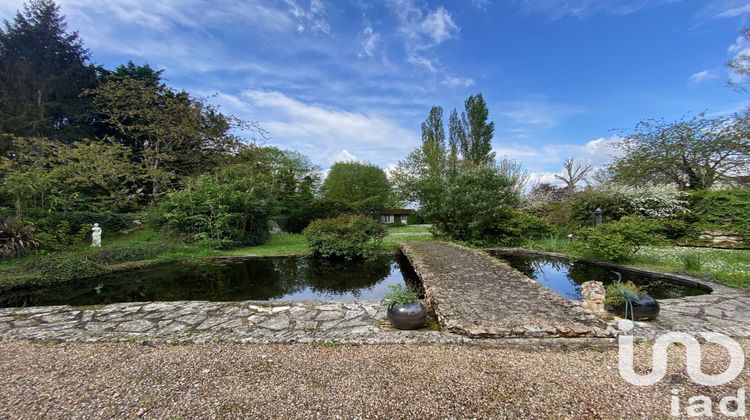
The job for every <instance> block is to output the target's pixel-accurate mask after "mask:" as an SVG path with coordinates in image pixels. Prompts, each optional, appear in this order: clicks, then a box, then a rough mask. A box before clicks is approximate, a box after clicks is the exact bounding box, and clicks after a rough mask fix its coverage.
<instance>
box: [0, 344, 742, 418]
mask: <svg viewBox="0 0 750 420" xmlns="http://www.w3.org/2000/svg"><path fill="white" fill-rule="evenodd" d="M742 345H743V347H744V349H745V351H746V352H748V351H750V341H744V342H742ZM647 350H648V354H650V347H643V346H642V347H641V348H639V349H638V351H639V355H646V354H647V353H646V351H647ZM704 350H710V351H705V352H704V353H708V356H707V357H704V363H703V365H704V369H705V370H706V371H707V372H708V371H713V372H716V371H720V370H723V367H724V366H725V364H726V360H725V359H726V356H725V355H724V353H723V352H722V351H719V350H718V349H716V348H708V347H704ZM673 352H674V353H673V354H672V356H673V359H674V360H673V361H674V362H675V363H670V372H669V373H668V375H667V376H666V377H665V378H664V380H663V381H662V382H660V383H659V384H657V385H655V386H652V387H643V388H641V387H635V386H632V385H629V384H626V383H625V382H623V381H622V380H621V379H620V378H619V375H618V373H617V349H616V348H605V349H584V350H570V349H564V348H556V349H551V348H547V349H528V348H518V347H504V348H484V347H478V346H460V345H445V346H441V345H422V346H419V345H369V346H316V345H302V344H295V345H238V344H190V345H179V346H169V345H157V346H150V345H141V344H136V343H60V344H57V343H51V342H31V341H14V340H6V341H0V354H2V357H1V358H0V371H1V372H3V376H4V377H3V378H2V381H0V418H41V417H45V418H61V417H65V418H102V417H120V418H122V417H126V418H134V417H135V416H142V417H143V418H240V417H243V418H247V417H264V418H266V417H275V418H290V417H305V418H331V417H363V418H375V417H392V418H393V417H396V418H406V417H408V418H434V417H445V416H450V417H511V418H529V417H543V418H548V417H552V416H562V417H573V418H580V417H589V418H613V417H628V418H633V417H641V418H654V417H659V418H664V417H667V416H668V415H669V402H670V398H671V393H670V390H672V389H677V390H679V392H680V394H679V395H680V396H681V397H682V401H683V406H687V398H688V397H689V396H692V395H696V394H703V395H708V396H712V397H713V400H714V405H715V407H716V406H718V399H719V398H720V397H722V396H725V395H729V394H733V393H734V394H735V395H736V392H737V389H738V388H739V387H741V386H744V385H745V384H748V383H750V381H749V379H750V375H748V373H747V370H746V371H745V372H743V374H742V375H741V376H740V377H739V378H738V379H736V380H735V381H733V382H732V383H730V384H728V385H726V386H723V387H719V388H706V387H700V386H696V385H692V384H691V382H690V381H689V378H688V377H687V376H686V374H685V372H684V367H683V366H684V357H683V356H682V354H681V351H680V350H676V349H674V348H673ZM646 358H647V359H648V357H646ZM636 360H638V358H637V359H636ZM683 410H684V408H683ZM683 412H684V411H683Z"/></svg>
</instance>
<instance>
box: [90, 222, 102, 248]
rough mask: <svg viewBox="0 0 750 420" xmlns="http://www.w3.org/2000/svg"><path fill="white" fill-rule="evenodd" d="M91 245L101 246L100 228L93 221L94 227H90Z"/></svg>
mask: <svg viewBox="0 0 750 420" xmlns="http://www.w3.org/2000/svg"><path fill="white" fill-rule="evenodd" d="M91 246H102V228H100V227H99V223H94V227H93V228H91Z"/></svg>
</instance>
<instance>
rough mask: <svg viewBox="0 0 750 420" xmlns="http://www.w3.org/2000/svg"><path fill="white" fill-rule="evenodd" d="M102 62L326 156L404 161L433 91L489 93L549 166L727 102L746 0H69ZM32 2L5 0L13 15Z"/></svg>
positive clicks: (65, 5)
mask: <svg viewBox="0 0 750 420" xmlns="http://www.w3.org/2000/svg"><path fill="white" fill-rule="evenodd" d="M58 3H59V4H60V5H61V6H62V10H63V13H64V14H65V15H66V16H67V19H68V22H69V26H70V28H71V29H75V30H78V31H79V32H80V34H81V36H82V38H83V39H84V42H85V44H86V45H87V46H88V47H89V48H90V49H91V50H92V53H93V59H94V60H95V61H96V62H97V63H99V64H101V65H104V66H106V67H110V68H111V67H115V66H117V65H119V64H122V63H125V62H127V61H128V60H133V61H134V62H136V63H139V64H140V63H149V64H150V65H152V66H153V67H156V68H159V69H164V70H165V72H164V75H165V77H166V79H167V80H168V83H169V84H170V85H172V86H174V87H177V88H180V89H186V90H188V91H190V92H192V93H194V94H196V95H200V96H203V97H206V98H209V100H210V101H212V102H214V103H216V104H218V105H220V106H221V108H222V110H223V111H225V112H227V113H232V114H235V115H238V116H241V117H243V118H246V119H249V120H254V121H258V122H260V123H261V125H262V126H263V127H264V128H265V129H266V130H268V132H269V133H270V138H269V139H268V143H269V144H272V145H277V146H280V147H284V148H290V149H295V150H298V151H300V152H302V153H304V154H307V155H308V156H310V157H311V158H312V159H313V161H314V162H316V163H317V164H319V165H321V166H322V167H323V168H326V167H328V166H329V165H330V164H331V163H333V162H335V161H337V160H346V159H358V160H363V161H369V162H373V163H375V164H378V165H381V166H383V167H388V166H389V165H393V164H395V163H396V162H397V161H398V160H399V159H401V158H403V157H404V156H405V155H406V154H407V153H408V152H409V151H410V150H412V149H413V148H414V147H415V146H416V145H417V144H418V143H419V137H420V135H419V124H420V122H421V121H422V120H423V119H424V118H425V117H426V116H427V113H428V111H429V108H430V106H432V105H441V106H443V107H444V108H445V109H446V114H447V112H448V111H449V110H450V109H452V108H459V109H460V108H461V107H462V105H463V99H464V98H466V97H467V96H468V95H470V94H473V93H476V92H482V93H483V94H484V96H485V99H486V100H487V101H488V103H489V106H490V117H491V119H492V120H493V121H495V124H496V131H495V139H494V146H495V149H496V151H497V153H498V156H508V157H511V158H515V159H518V160H520V161H521V162H522V163H523V164H524V166H525V167H526V168H527V169H528V170H529V171H531V172H533V173H535V174H538V175H539V176H543V177H544V179H549V178H551V174H552V173H554V172H556V171H558V170H559V167H560V164H561V162H562V161H563V160H564V159H565V158H566V157H574V158H576V159H579V160H581V161H588V162H590V163H592V164H594V165H600V164H602V163H604V162H606V161H607V159H608V158H609V156H610V155H611V153H612V150H611V143H612V141H613V139H616V136H617V133H618V132H620V131H618V130H622V129H629V128H632V127H633V126H634V125H635V124H636V123H637V122H638V121H639V120H641V119H644V118H650V117H663V118H667V119H674V118H679V117H681V116H683V115H686V114H690V113H693V114H694V113H698V112H701V111H707V112H709V113H712V114H721V113H729V112H732V111H734V110H739V109H741V108H742V107H743V106H745V105H747V104H750V96H748V95H747V94H740V93H737V92H735V91H733V90H732V89H730V88H727V87H725V83H726V81H727V80H728V79H729V78H730V77H732V75H730V74H728V72H727V70H726V69H725V67H724V63H725V62H726V61H727V60H728V59H729V58H731V57H732V56H733V55H736V54H738V53H741V52H742V51H743V50H745V49H746V48H749V49H750V47H748V46H746V45H745V44H744V43H743V42H742V40H741V39H739V38H738V35H739V31H740V30H741V29H742V27H743V26H745V24H747V23H748V22H747V19H748V17H750V1H747V0H744V1H734V0H717V1H703V0H694V1H688V0H685V1H680V0H578V1H576V0H505V1H501V0H462V1H420V0H380V1H377V0H374V1H366V0H275V1H272V0H156V1H155V0H109V1H106V2H105V1H100V0H58ZM21 5H22V0H2V1H0V18H10V17H11V16H12V15H13V14H14V13H15V11H16V9H18V8H19V7H21Z"/></svg>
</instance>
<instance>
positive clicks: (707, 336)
mask: <svg viewBox="0 0 750 420" xmlns="http://www.w3.org/2000/svg"><path fill="white" fill-rule="evenodd" d="M619 327H620V331H622V332H623V333H627V332H629V331H631V330H632V329H633V322H632V321H630V320H622V321H620V324H619ZM698 334H699V335H700V336H701V337H703V339H704V340H706V342H709V343H714V344H718V345H720V346H722V347H724V349H726V351H727V352H728V353H729V367H727V369H726V370H725V371H724V372H722V373H719V374H715V375H710V374H705V373H703V369H702V367H701V360H702V354H701V345H700V343H699V342H698V340H697V339H696V338H695V336H693V335H691V334H687V333H680V332H669V333H666V334H662V335H660V336H659V337H658V338H657V339H656V341H654V345H653V349H652V362H651V363H652V364H651V372H650V373H647V374H639V373H636V372H635V369H634V368H633V350H634V345H633V341H634V340H633V336H632V335H629V334H628V335H626V334H621V335H620V337H619V361H618V368H619V370H620V376H621V377H622V378H623V379H624V380H626V381H628V382H630V383H631V384H633V385H638V386H647V385H653V384H655V383H657V382H659V381H660V380H662V379H663V378H664V375H666V373H667V350H668V348H669V346H670V345H671V344H673V343H679V344H682V345H683V346H684V348H685V355H686V359H687V361H686V368H687V373H688V376H689V377H690V379H691V380H692V381H693V382H695V383H697V384H700V385H705V386H719V385H724V384H726V383H729V382H731V381H733V380H734V379H735V378H737V376H739V375H740V373H742V369H743V368H744V367H745V354H744V352H743V351H742V347H740V345H739V343H737V342H736V341H734V340H733V339H732V338H730V337H728V336H726V335H724V334H720V333H711V332H701V333H698ZM688 404H689V406H688V407H687V408H686V410H685V414H687V415H688V416H691V417H692V416H712V415H713V403H712V401H711V398H710V397H707V396H704V395H696V396H692V397H690V398H689V399H688ZM730 404H733V405H734V408H730V406H729V405H730ZM719 411H720V412H721V413H722V414H724V415H726V416H729V417H738V416H744V415H745V390H744V389H743V388H740V389H739V390H738V391H737V395H736V396H734V395H730V396H726V397H724V398H722V399H721V401H719ZM670 413H671V415H673V416H681V415H683V413H682V411H681V410H680V400H679V396H678V392H677V390H672V397H671V407H670Z"/></svg>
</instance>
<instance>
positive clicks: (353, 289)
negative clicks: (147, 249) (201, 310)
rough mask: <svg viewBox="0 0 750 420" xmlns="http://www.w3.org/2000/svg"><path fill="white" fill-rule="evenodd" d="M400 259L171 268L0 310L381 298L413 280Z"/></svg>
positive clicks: (41, 291)
mask: <svg viewBox="0 0 750 420" xmlns="http://www.w3.org/2000/svg"><path fill="white" fill-rule="evenodd" d="M399 260H400V259H399V258H397V257H393V256H379V257H376V258H375V259H373V260H371V261H330V260H321V259H314V258H306V257H268V258H246V259H234V260H228V261H223V262H220V263H174V264H166V265H160V266H156V267H151V268H146V269H139V270H133V271H128V272H122V273H116V274H111V275H107V276H104V277H100V278H96V279H91V280H87V281H83V282H79V283H75V284H65V285H50V286H46V287H39V286H37V287H33V288H22V289H13V290H10V291H7V292H4V293H2V294H0V307H11V306H45V305H73V306H86V305H99V304H107V303H117V302H147V301H177V300H207V301H214V302H227V301H243V300H365V299H381V298H383V296H385V293H386V290H387V288H388V286H389V285H391V284H404V283H405V279H406V278H407V277H410V276H413V274H411V273H413V272H412V271H410V267H408V262H404V263H402V264H400V263H399ZM402 265H403V266H404V267H405V268H404V269H402V268H401V266H402ZM411 278H412V279H413V277H411ZM412 281H413V280H412ZM410 284H413V283H410Z"/></svg>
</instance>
